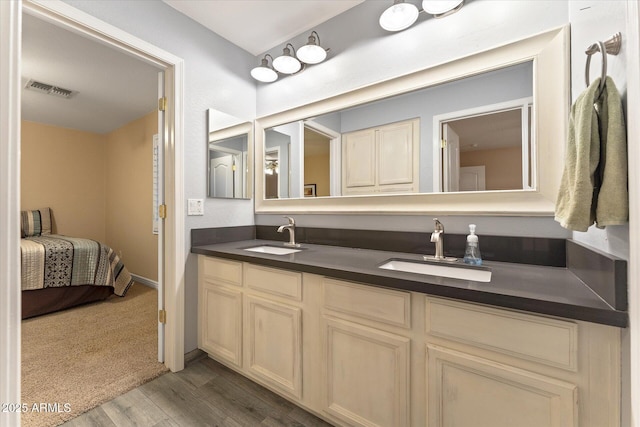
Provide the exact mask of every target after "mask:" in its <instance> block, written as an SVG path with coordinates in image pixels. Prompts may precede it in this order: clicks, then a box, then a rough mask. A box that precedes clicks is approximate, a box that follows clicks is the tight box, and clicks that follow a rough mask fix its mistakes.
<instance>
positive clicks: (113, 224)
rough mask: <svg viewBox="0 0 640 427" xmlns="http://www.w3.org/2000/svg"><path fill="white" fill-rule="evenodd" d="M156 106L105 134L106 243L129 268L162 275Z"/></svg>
mask: <svg viewBox="0 0 640 427" xmlns="http://www.w3.org/2000/svg"><path fill="white" fill-rule="evenodd" d="M157 131H158V114H157V113H156V112H155V111H153V112H151V113H149V114H147V115H146V116H143V117H141V118H139V119H137V120H134V121H133V122H131V123H128V124H127V125H125V126H123V127H121V128H120V129H117V130H115V131H113V132H111V133H109V134H108V135H107V136H106V170H105V173H106V191H105V193H106V238H107V239H106V243H107V244H108V245H109V246H111V247H112V248H114V250H115V251H116V252H117V253H118V254H120V256H121V258H122V259H123V261H124V263H125V265H126V266H127V268H128V269H129V271H130V272H131V273H133V274H136V275H138V276H142V277H144V278H147V279H150V280H153V281H156V280H158V236H157V235H156V234H153V233H152V226H153V224H152V213H153V163H152V154H153V152H152V150H153V135H154V134H156V133H157Z"/></svg>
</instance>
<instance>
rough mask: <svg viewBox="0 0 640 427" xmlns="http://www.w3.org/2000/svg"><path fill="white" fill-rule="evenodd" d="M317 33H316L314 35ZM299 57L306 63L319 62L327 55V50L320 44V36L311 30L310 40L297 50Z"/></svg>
mask: <svg viewBox="0 0 640 427" xmlns="http://www.w3.org/2000/svg"><path fill="white" fill-rule="evenodd" d="M314 34H315V35H314ZM296 56H297V57H298V59H299V60H300V61H302V62H304V63H305V64H319V63H321V62H322V61H324V60H325V58H326V57H327V51H326V50H324V48H322V47H321V46H320V36H319V35H318V33H316V32H315V31H311V35H310V36H309V41H308V42H307V44H306V45H304V46H302V47H301V48H300V49H298V51H297V52H296Z"/></svg>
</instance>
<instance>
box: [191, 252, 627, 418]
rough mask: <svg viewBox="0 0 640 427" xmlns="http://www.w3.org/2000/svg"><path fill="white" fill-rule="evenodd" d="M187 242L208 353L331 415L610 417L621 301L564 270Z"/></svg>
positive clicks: (616, 404)
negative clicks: (483, 272) (478, 277)
mask: <svg viewBox="0 0 640 427" xmlns="http://www.w3.org/2000/svg"><path fill="white" fill-rule="evenodd" d="M268 246H273V247H282V246H283V245H282V243H281V242H273V241H263V240H241V241H235V242H228V243H218V244H213V245H201V246H194V247H193V248H192V252H194V253H196V254H198V271H199V273H198V275H199V281H198V283H199V285H198V286H199V287H198V300H199V307H198V325H199V330H198V339H199V347H200V348H201V349H202V350H204V351H206V352H207V353H208V354H209V355H210V357H212V358H214V359H216V360H218V361H219V362H221V363H223V364H225V365H227V366H229V367H230V368H232V369H234V370H236V371H238V372H240V373H242V374H243V375H245V376H247V377H248V378H251V379H252V380H254V381H256V382H258V383H260V384H262V385H264V386H265V387H267V388H269V389H270V390H273V391H274V392H276V393H278V394H280V395H282V396H284V397H286V398H287V399H289V400H291V401H293V402H295V403H297V404H298V405H300V406H302V407H303V408H305V409H307V410H309V411H310V412H313V413H315V414H317V415H318V416H320V417H322V418H324V419H326V420H327V421H329V422H331V423H332V424H335V425H344V426H393V427H396V426H409V425H413V426H427V425H428V426H433V427H436V426H444V425H447V426H461V427H467V426H470V425H473V426H491V427H496V426H509V427H511V426H515V425H517V426H535V427H541V426H558V427H564V426H589V427H590V426H593V427H595V426H617V425H619V423H620V331H621V329H620V328H621V327H624V326H626V322H627V314H626V312H624V311H623V310H616V309H614V308H612V307H611V305H609V304H607V303H606V302H604V301H603V299H602V298H601V297H600V296H599V295H597V294H596V293H595V292H594V291H593V290H592V289H591V288H589V287H588V286H586V285H585V284H584V282H583V281H581V280H580V279H579V278H578V277H577V276H576V275H575V274H574V272H572V271H571V270H569V269H567V268H559V267H545V266H535V265H524V264H511V263H504V262H491V261H489V262H486V263H485V264H486V265H487V266H488V267H489V268H490V269H491V273H492V276H491V281H490V282H488V283H484V282H475V281H471V280H460V279H453V278H446V277H438V276H430V275H425V274H418V273H410V272H402V271H391V270H386V269H381V268H379V266H381V265H383V264H384V263H385V262H387V261H388V260H390V259H403V260H407V261H419V260H420V259H421V258H422V257H421V256H420V255H415V254H408V253H397V252H386V251H379V250H369V249H355V248H347V247H337V246H325V245H314V244H303V245H302V247H301V248H300V250H298V251H296V252H292V253H290V254H283V255H274V254H270V253H260V252H254V251H249V250H247V249H251V248H255V247H268Z"/></svg>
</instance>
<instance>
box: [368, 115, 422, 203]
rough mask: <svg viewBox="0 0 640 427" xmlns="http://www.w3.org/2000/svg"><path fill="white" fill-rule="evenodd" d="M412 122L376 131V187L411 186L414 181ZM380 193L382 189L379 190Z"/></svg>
mask: <svg viewBox="0 0 640 427" xmlns="http://www.w3.org/2000/svg"><path fill="white" fill-rule="evenodd" d="M414 126H417V124H415V123H414V121H410V122H402V123H393V124H390V125H387V126H383V127H381V128H379V129H378V132H377V139H378V156H377V157H378V185H379V186H380V187H384V186H395V185H397V184H412V183H413V180H414V169H415V167H416V165H414V163H415V162H414V159H417V156H415V157H414ZM381 191H384V189H382V188H381Z"/></svg>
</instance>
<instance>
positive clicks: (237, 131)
mask: <svg viewBox="0 0 640 427" xmlns="http://www.w3.org/2000/svg"><path fill="white" fill-rule="evenodd" d="M253 127H254V126H253V123H251V122H244V123H240V124H238V125H235V126H230V127H228V128H224V129H220V130H216V131H213V132H209V135H208V138H207V156H206V158H207V198H208V199H227V200H251V198H252V196H253V186H252V184H253V170H254V168H253V167H252V165H253V159H254V156H253V147H254V145H255V143H254V139H255V138H254V130H253ZM245 134H246V135H247V174H246V176H245V181H246V182H245V184H244V185H245V187H246V188H245V190H246V194H247V197H211V196H209V194H210V190H211V189H210V188H209V187H210V183H211V177H210V175H211V161H210V160H209V150H210V144H211V143H212V142H214V141H219V140H221V139H227V138H232V137H235V136H240V135H245Z"/></svg>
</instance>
